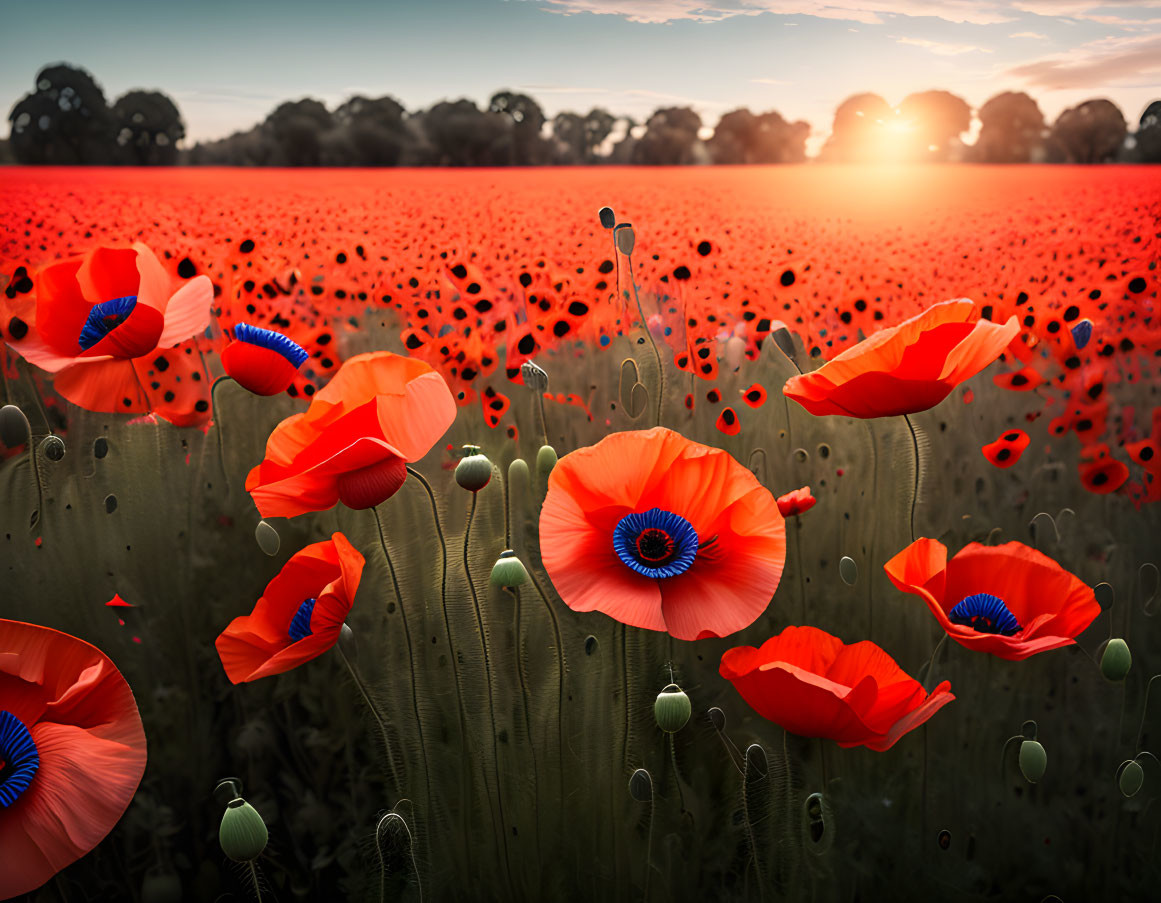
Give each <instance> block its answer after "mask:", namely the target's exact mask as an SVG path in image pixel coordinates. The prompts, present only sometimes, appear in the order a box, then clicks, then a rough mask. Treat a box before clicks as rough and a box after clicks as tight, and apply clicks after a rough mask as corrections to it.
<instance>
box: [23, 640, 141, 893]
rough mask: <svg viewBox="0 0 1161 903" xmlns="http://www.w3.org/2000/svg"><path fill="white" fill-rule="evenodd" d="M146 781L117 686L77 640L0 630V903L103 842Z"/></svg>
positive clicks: (127, 701) (95, 654) (126, 697)
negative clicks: (142, 778) (138, 787)
mask: <svg viewBox="0 0 1161 903" xmlns="http://www.w3.org/2000/svg"><path fill="white" fill-rule="evenodd" d="M144 773H145V731H144V729H143V728H142V726H141V716H140V715H139V714H138V712H137V703H136V702H135V701H134V700H133V693H132V691H131V690H130V689H129V685H128V684H127V683H126V682H125V678H124V677H122V676H121V673H120V672H119V671H118V670H117V668H116V667H115V666H114V664H113V663H112V662H111V661H110V660H109V659H108V657H107V656H106V655H105V654H104V653H103V652H101V651H100V650H99V649H97V648H96V647H94V646H90V645H89V644H88V643H86V642H84V641H83V640H79V639H77V638H76V637H73V636H69V635H68V634H67V633H61V632H60V631H57V630H51V629H49V628H48V627H39V626H37V625H35V624H25V623H22V622H20V621H7V620H0V860H2V861H3V865H2V866H0V899H3V900H7V899H8V898H10V897H19V896H21V895H22V894H27V893H29V892H31V891H33V890H35V889H36V888H38V887H40V886H41V885H42V884H44V883H45V882H46V881H48V880H49V879H50V878H52V876H53V875H55V874H56V873H57V872H59V871H60V870H61V869H63V868H64V867H65V866H67V865H69V864H70V863H72V862H75V861H76V860H77V859H80V858H81V857H82V856H84V855H85V854H86V853H88V852H89V850H91V849H93V847H95V846H96V845H97V844H99V843H100V842H101V841H102V840H104V838H105V835H107V834H108V833H109V832H110V831H111V830H112V829H113V826H114V825H116V824H117V822H118V821H120V819H121V816H122V814H124V812H125V809H126V808H127V807H128V805H129V802H130V801H131V800H132V799H133V794H134V793H136V792H137V785H138V784H140V783H141V776H142V775H143V774H144Z"/></svg>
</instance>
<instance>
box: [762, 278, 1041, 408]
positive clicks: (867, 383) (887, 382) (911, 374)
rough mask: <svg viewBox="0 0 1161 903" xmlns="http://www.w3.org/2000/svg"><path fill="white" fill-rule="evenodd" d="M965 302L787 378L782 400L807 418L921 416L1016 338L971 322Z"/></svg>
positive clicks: (1002, 328)
mask: <svg viewBox="0 0 1161 903" xmlns="http://www.w3.org/2000/svg"><path fill="white" fill-rule="evenodd" d="M974 312H975V305H974V304H972V302H971V301H969V300H967V299H966V298H961V299H960V300H958V301H944V302H942V303H940V304H936V305H933V306H932V307H929V308H928V309H927V310H925V311H924V312H923V313H921V314H919V315H918V316H916V317H912V318H911V319H910V320H906V321H904V322H903V323H900V324H899V325H898V326H891V327H889V328H887V329H881V330H879V331H878V332H876V333H875V334H874V335H872V336H871V337H870V338H867V339H864V340H863V341H861V342H859V343H858V344H857V345H855V346H853V347H852V348H848V349H847V350H846V351H844V352H843V353H842V354H840V355H838V357H836V358H834V359H833V360H831V361H830V362H828V363H826V364H824V365H823V366H822V367H820V368H819V369H818V370H815V371H813V372H812V373H804V374H801V375H799V376H793V377H791V378H790V379H789V380H787V381H786V385H785V386H783V388H782V392H783V394H784V395H786V396H787V397H788V398H793V399H794V400H795V401H797V402H798V403H799V404H800V405H802V406H803V407H804V408H806V410H808V411H810V413H812V414H841V415H843V416H846V417H862V418H869V417H889V416H892V415H894V414H914V413H915V412H916V411H926V410H927V409H928V408H931V407H934V406H935V405H937V404H939V403H940V402H941V401H943V399H945V398H946V397H947V396H948V395H949V394H950V393H951V390H952V389H954V388H955V387H956V386H958V385H959V384H960V383H961V382H963V381H964V380H966V379H969V378H970V377H972V376H975V375H976V374H977V373H979V372H980V371H981V370H983V369H984V368H985V367H986V366H988V364H990V363H992V361H994V360H995V359H996V358H997V357H999V356H1000V353H1001V352H1003V350H1004V349H1005V348H1006V347H1007V346H1008V343H1009V342H1011V341H1012V340H1013V339H1014V338H1015V337H1016V335H1017V334H1018V333H1019V331H1020V327H1019V325H1018V324H1017V322H1016V318H1015V317H1014V316H1013V317H1011V318H1010V319H1009V320H1008V322H1007V323H1005V324H1003V325H1000V324H998V323H992V322H991V321H990V320H980V319H977V320H975V321H972V320H971V318H972V316H973V314H974Z"/></svg>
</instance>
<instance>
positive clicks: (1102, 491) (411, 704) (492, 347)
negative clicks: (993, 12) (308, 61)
mask: <svg viewBox="0 0 1161 903" xmlns="http://www.w3.org/2000/svg"><path fill="white" fill-rule="evenodd" d="M1159 222H1161V176H1159V175H1158V174H1156V173H1154V172H1152V171H1151V170H1150V169H1148V168H1143V167H1106V168H1100V169H1085V170H1081V169H1078V168H1071V167H1034V168H1019V167H1012V168H1005V167H967V166H964V167H957V168H954V169H952V168H943V167H922V166H913V167H840V166H832V167H827V166H821V165H820V166H810V167H780V168H764V167H737V168H734V167H719V168H717V169H714V170H712V171H709V170H704V169H700V170H699V169H697V168H687V169H680V170H679V169H657V170H647V171H646V170H642V169H621V168H603V167H601V168H589V169H583V170H579V169H578V170H553V171H548V170H535V169H527V170H508V171H498V170H465V171H446V170H443V171H422V172H420V171H402V170H400V171H390V172H384V171H374V172H372V171H360V170H349V171H338V170H326V171H290V170H270V171H262V172H249V171H243V170H211V169H198V170H189V169H187V170H174V171H157V170H151V171H150V170H140V169H130V168H123V169H88V170H62V169H56V170H47V169H45V170H39V169H22V170H19V171H15V170H13V171H11V177H9V178H6V179H5V180H4V181H3V182H0V343H2V344H0V372H2V377H3V396H2V398H0V404H2V405H3V407H2V408H0V587H2V588H0V851H2V852H3V857H2V858H3V863H4V865H3V868H0V898H8V897H11V898H13V899H28V900H30V901H56V900H62V901H63V900H94V901H95V900H123V899H132V900H140V901H144V903H151V901H169V900H215V899H227V898H229V899H243V898H250V899H260V900H275V899H277V900H289V899H310V900H314V899H318V900H339V899H357V900H380V901H382V900H387V899H400V900H422V899H427V900H442V899H448V900H451V899H456V900H463V899H479V900H493V899H504V900H508V899H511V900H546V899H551V900H558V899H559V900H573V899H590V898H593V897H602V896H603V897H606V898H609V899H612V900H644V901H659V900H694V899H697V900H704V899H714V900H739V901H740V900H811V901H817V900H835V901H840V900H854V899H865V900H875V899H901V900H911V899H915V900H929V899H936V898H938V899H946V900H953V901H958V900H964V901H968V900H980V899H1004V900H1009V899H1010V900H1032V901H1042V900H1051V899H1060V900H1070V899H1124V900H1134V899H1148V898H1149V889H1150V888H1151V887H1152V886H1154V885H1155V883H1156V881H1157V880H1158V878H1159V877H1161V875H1159V874H1158V866H1157V861H1158V860H1157V856H1156V850H1157V842H1158V837H1159V834H1161V808H1159V806H1158V798H1159V797H1161V765H1159V763H1158V759H1157V758H1156V755H1158V754H1161V753H1157V751H1156V748H1157V746H1158V743H1159V740H1158V738H1159V736H1161V728H1159V722H1158V719H1159V718H1161V702H1159V700H1158V693H1159V692H1161V691H1158V690H1156V689H1154V691H1153V692H1152V693H1151V692H1150V691H1151V688H1152V686H1153V683H1154V681H1153V677H1154V676H1155V675H1157V674H1158V673H1161V656H1159V655H1158V653H1157V651H1156V649H1157V643H1158V639H1159V638H1158V636H1157V622H1156V614H1157V611H1158V608H1159V606H1161V602H1159V599H1158V595H1159V589H1161V587H1159V572H1158V545H1157V537H1158V536H1159V535H1161V514H1159V512H1161V505H1158V502H1159V501H1161V479H1158V476H1159V474H1161V470H1159V467H1161V459H1159V458H1158V457H1157V450H1158V442H1159V441H1161V398H1159V391H1158V390H1159V381H1158V367H1159V363H1161V362H1159V357H1161V322H1158V319H1157V316H1158V314H1157V310H1156V306H1157V301H1158V290H1159V288H1161V274H1159V273H1158V269H1157V261H1158V259H1159V258H1161V252H1159V249H1161V231H1159V228H1158V223H1159Z"/></svg>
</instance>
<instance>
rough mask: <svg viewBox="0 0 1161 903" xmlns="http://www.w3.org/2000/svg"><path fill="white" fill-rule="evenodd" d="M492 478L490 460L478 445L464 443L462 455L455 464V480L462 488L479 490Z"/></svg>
mask: <svg viewBox="0 0 1161 903" xmlns="http://www.w3.org/2000/svg"><path fill="white" fill-rule="evenodd" d="M491 479H492V462H491V461H489V460H488V457H487V455H484V454H481V453H480V447H479V446H478V445H465V446H464V456H463V457H462V458H460V463H459V464H457V465H456V482H457V483H459V484H460V485H461V486H463V487H464V489H468V490H471V491H472V492H479V491H480V490H481V489H483V488H484V487H485V486H487V485H488V482H489V481H490V480H491Z"/></svg>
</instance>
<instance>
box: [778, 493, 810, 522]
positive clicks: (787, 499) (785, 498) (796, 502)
mask: <svg viewBox="0 0 1161 903" xmlns="http://www.w3.org/2000/svg"><path fill="white" fill-rule="evenodd" d="M816 501H818V500H817V499H816V498H815V497H814V496H813V495H811V494H810V487H809V486H803V487H802V488H801V489H795V490H794V491H793V492H788V493H786V495H780V496H778V513H779V514H781V515H782V516H783V517H791V516H792V515H795V514H802V513H803V512H804V511H809V510H810V509H811V508H813V507H814V503H815V502H816Z"/></svg>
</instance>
